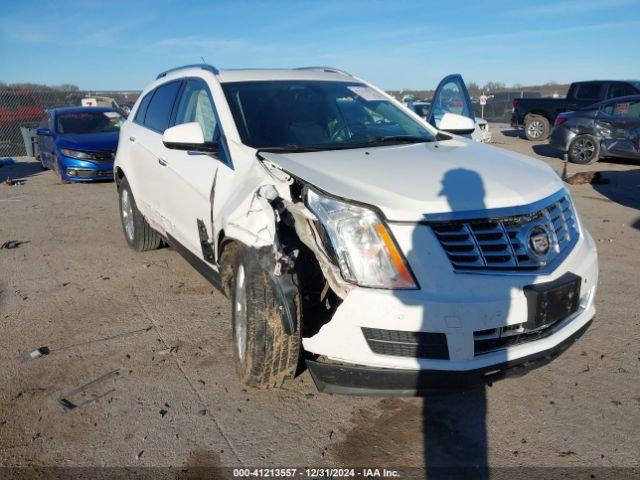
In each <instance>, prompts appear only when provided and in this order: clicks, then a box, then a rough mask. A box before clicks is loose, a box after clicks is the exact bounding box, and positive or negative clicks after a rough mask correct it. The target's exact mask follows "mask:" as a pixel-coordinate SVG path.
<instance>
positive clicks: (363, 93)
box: [347, 86, 387, 102]
mask: <svg viewBox="0 0 640 480" xmlns="http://www.w3.org/2000/svg"><path fill="white" fill-rule="evenodd" d="M347 88H348V89H349V90H351V91H352V92H353V93H355V94H356V95H358V96H359V97H360V98H364V99H365V100H366V101H367V102H375V101H380V100H387V98H386V97H385V96H384V95H382V94H381V93H379V92H376V91H375V90H374V89H372V88H369V87H364V86H362V87H347Z"/></svg>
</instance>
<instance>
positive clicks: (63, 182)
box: [51, 157, 71, 185]
mask: <svg viewBox="0 0 640 480" xmlns="http://www.w3.org/2000/svg"><path fill="white" fill-rule="evenodd" d="M51 163H52V164H53V171H54V172H55V174H56V176H57V177H58V183H59V184H60V185H68V184H70V183H71V182H70V181H69V180H65V179H64V178H62V170H60V165H58V159H57V158H56V157H53V161H52V162H51Z"/></svg>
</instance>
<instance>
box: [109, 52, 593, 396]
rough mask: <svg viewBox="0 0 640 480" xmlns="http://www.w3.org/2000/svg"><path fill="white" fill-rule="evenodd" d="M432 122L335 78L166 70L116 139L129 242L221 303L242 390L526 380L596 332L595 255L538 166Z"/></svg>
mask: <svg viewBox="0 0 640 480" xmlns="http://www.w3.org/2000/svg"><path fill="white" fill-rule="evenodd" d="M454 83H455V82H454ZM447 85H448V87H446V88H441V89H438V91H436V95H435V96H434V101H433V103H434V105H440V106H446V105H453V106H454V107H455V108H458V109H459V110H460V111H462V110H463V108H462V107H461V106H460V102H461V101H462V102H464V101H467V100H468V93H467V92H466V89H465V87H464V84H463V83H462V85H460V84H455V85H452V84H451V83H449V84H447ZM464 108H466V109H470V105H467V106H466V107H464ZM445 110H446V109H445ZM471 111H472V109H471ZM437 117H438V118H437V125H438V128H435V127H434V126H432V125H431V124H429V123H428V122H427V121H425V120H424V119H423V118H421V117H420V116H418V115H416V114H415V112H412V111H410V110H409V109H407V108H406V107H405V106H403V105H402V104H401V103H399V102H398V101H396V100H394V99H393V98H392V97H390V96H389V95H387V94H386V93H384V92H383V91H381V90H380V89H378V88H376V87H374V86H373V85H371V84H369V83H367V82H365V81H363V80H361V79H359V78H356V77H354V76H352V75H350V74H348V73H345V72H342V71H340V70H337V69H333V68H326V67H309V68H300V69H291V70H221V71H219V70H217V69H216V68H214V67H212V66H210V65H204V64H203V65H191V66H186V67H180V68H176V69H173V70H169V71H167V72H163V73H161V74H160V75H158V78H157V79H156V81H155V82H153V83H152V84H151V85H149V86H148V87H147V88H146V89H145V90H144V91H143V93H142V95H141V96H140V98H139V100H138V101H137V102H136V104H135V106H134V107H133V109H132V112H131V115H130V116H129V118H128V119H127V121H126V122H125V123H124V125H123V126H122V128H121V133H120V143H119V146H118V150H117V156H116V161H115V167H114V175H115V177H116V183H117V188H118V193H119V199H120V213H121V217H122V225H123V230H124V234H125V238H126V240H127V242H128V243H129V245H130V246H131V247H132V248H134V249H136V250H139V251H144V250H149V249H153V248H157V247H158V246H160V245H161V244H162V243H168V244H169V245H171V246H172V247H173V248H174V249H175V250H176V251H178V252H179V253H180V254H182V255H183V256H184V257H185V258H186V259H187V260H188V261H189V262H190V263H191V264H192V265H193V266H194V267H195V268H196V269H197V270H198V271H199V272H200V273H201V274H203V275H204V276H205V277H206V278H207V279H208V280H209V281H210V282H211V283H212V284H213V285H215V286H216V287H218V288H219V289H221V290H222V291H223V292H225V293H226V294H227V295H228V297H229V298H230V299H231V312H232V320H233V344H234V350H235V355H236V361H237V369H238V372H239V376H240V379H241V381H242V382H243V383H245V384H247V385H251V386H256V387H270V386H278V385H280V384H281V383H282V382H283V381H284V380H286V379H287V378H290V377H292V376H294V375H295V374H296V371H297V369H298V365H299V363H300V362H301V361H304V362H306V366H307V368H308V369H309V370H310V372H311V375H312V376H313V378H314V381H315V382H316V385H317V387H318V388H319V389H320V390H321V391H327V392H337V393H371V394H385V395H387V394H388V395H390V394H409V395H410V394H416V393H419V392H421V391H423V390H427V389H430V388H432V387H440V386H442V385H446V386H457V385H467V384H470V383H471V384H475V383H482V382H487V381H491V380H494V379H497V378H500V377H503V376H506V375H507V374H519V373H522V372H525V371H527V370H528V369H530V368H531V367H533V366H537V365H539V364H542V363H545V362H547V361H549V360H550V359H551V358H553V357H554V356H556V355H557V354H558V353H559V352H561V351H562V350H564V349H565V348H567V347H568V346H569V345H570V344H571V343H572V342H573V341H574V340H575V339H576V338H577V337H578V336H580V335H581V334H582V333H583V332H584V331H585V330H586V328H587V327H588V325H589V323H590V322H591V320H592V318H593V317H594V314H595V308H594V296H595V290H596V284H597V278H598V268H597V255H596V249H595V246H594V242H593V240H592V238H591V236H590V235H589V233H588V232H587V231H586V229H585V228H584V226H583V225H582V224H581V223H580V219H579V217H578V215H577V212H576V211H575V208H574V206H573V203H572V200H571V197H570V196H569V193H568V192H567V190H566V189H565V188H564V185H563V183H562V181H561V180H560V178H559V177H558V175H557V174H556V173H555V172H554V171H553V170H552V169H551V168H549V167H548V166H547V165H545V164H544V163H542V162H539V161H537V160H534V159H531V158H529V157H526V156H522V155H518V154H515V153H511V152H508V151H505V150H501V149H497V148H494V147H491V146H487V145H482V144H478V143H474V142H473V141H471V140H470V139H468V138H465V137H463V136H461V135H463V134H468V133H470V132H471V131H472V130H473V129H474V123H473V120H471V119H469V118H465V117H463V116H461V115H459V114H457V113H451V111H450V110H449V111H444V110H440V111H439V112H437Z"/></svg>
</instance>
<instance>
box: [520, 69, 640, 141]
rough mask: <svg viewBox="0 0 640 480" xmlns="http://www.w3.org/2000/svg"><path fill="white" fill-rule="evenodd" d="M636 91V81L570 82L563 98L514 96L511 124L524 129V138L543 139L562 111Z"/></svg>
mask: <svg viewBox="0 0 640 480" xmlns="http://www.w3.org/2000/svg"><path fill="white" fill-rule="evenodd" d="M637 94H640V81H610V80H597V81H591V82H574V83H572V84H571V86H570V87H569V91H568V92H567V97H566V98H520V99H518V98H515V99H514V100H513V114H512V116H511V125H512V126H513V127H516V128H524V134H525V136H526V137H527V139H528V140H544V139H546V138H547V137H548V136H549V133H550V132H551V125H553V123H554V121H555V119H556V117H557V116H558V114H560V113H562V112H567V111H573V110H579V109H580V108H583V107H587V106H589V105H593V104H594V103H598V102H600V101H603V100H605V99H609V98H616V97H624V96H627V95H637Z"/></svg>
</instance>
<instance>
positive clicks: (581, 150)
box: [569, 135, 600, 165]
mask: <svg viewBox="0 0 640 480" xmlns="http://www.w3.org/2000/svg"><path fill="white" fill-rule="evenodd" d="M599 157H600V143H598V141H597V140H596V138H595V137H594V136H592V135H578V136H577V137H576V138H574V139H573V140H572V141H571V143H570V144H569V161H570V162H571V163H577V164H580V165H589V164H590V163H594V162H597V161H598V158H599Z"/></svg>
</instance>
